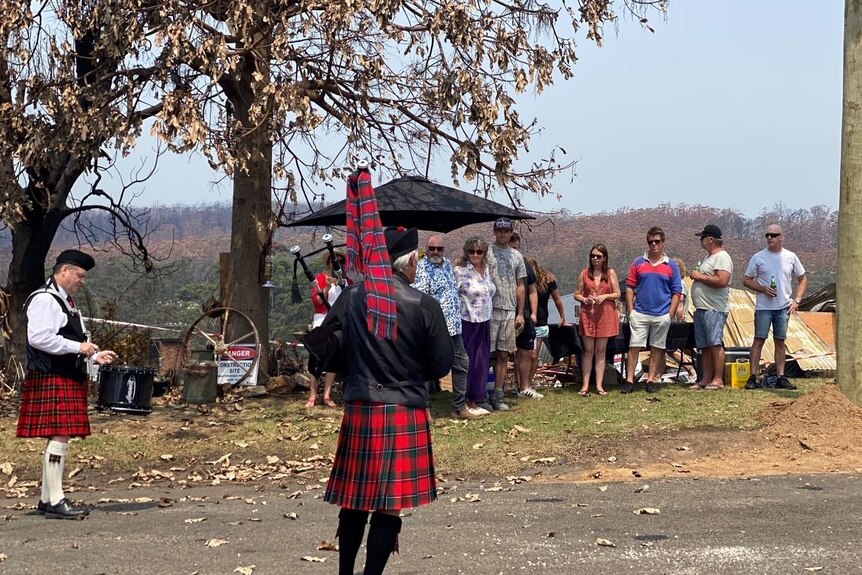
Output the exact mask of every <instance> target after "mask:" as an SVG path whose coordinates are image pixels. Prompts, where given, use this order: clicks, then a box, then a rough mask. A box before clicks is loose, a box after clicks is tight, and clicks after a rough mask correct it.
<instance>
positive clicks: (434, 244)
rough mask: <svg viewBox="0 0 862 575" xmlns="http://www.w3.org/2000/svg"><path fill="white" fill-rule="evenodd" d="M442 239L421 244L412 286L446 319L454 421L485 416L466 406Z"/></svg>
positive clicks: (462, 356)
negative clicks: (452, 356) (451, 353)
mask: <svg viewBox="0 0 862 575" xmlns="http://www.w3.org/2000/svg"><path fill="white" fill-rule="evenodd" d="M445 250H446V248H445V247H444V246H443V236H439V235H433V236H430V237H429V238H428V242H427V243H426V244H425V257H424V258H422V259H421V260H419V263H418V264H417V265H416V279H415V280H414V281H413V287H414V288H416V289H418V290H419V291H421V292H424V293H427V294H428V295H430V296H432V297H433V298H434V299H436V300H437V301H438V302H440V307H441V308H442V309H443V317H445V318H446V328H447V329H448V330H449V336H450V337H451V338H452V349H453V350H454V352H455V363H454V364H452V417H454V418H457V419H478V418H479V417H481V416H483V415H488V413H489V412H488V411H487V410H485V409H482V408H478V407H477V408H472V407H469V406H467V403H466V392H467V368H468V362H467V350H466V349H464V340H463V338H462V337H461V299H460V298H459V296H458V286H457V285H456V284H455V274H454V273H453V271H452V263H451V262H450V261H449V259H448V258H446V257H444V256H443V253H444V251H445Z"/></svg>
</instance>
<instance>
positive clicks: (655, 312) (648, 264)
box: [620, 226, 682, 393]
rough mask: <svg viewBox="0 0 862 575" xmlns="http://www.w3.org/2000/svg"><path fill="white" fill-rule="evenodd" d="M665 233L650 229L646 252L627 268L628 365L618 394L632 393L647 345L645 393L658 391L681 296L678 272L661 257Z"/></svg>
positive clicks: (673, 263) (660, 230)
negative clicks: (639, 359)
mask: <svg viewBox="0 0 862 575" xmlns="http://www.w3.org/2000/svg"><path fill="white" fill-rule="evenodd" d="M664 241H665V237H664V231H663V230H662V229H661V228H660V227H657V226H653V227H651V228H650V229H649V231H648V232H647V245H648V247H649V249H648V250H647V252H646V253H644V255H642V256H638V257H636V258H635V259H634V261H633V262H632V265H631V267H630V268H629V275H628V277H627V278H626V288H627V289H626V312H627V313H628V318H629V327H630V330H631V337H630V338H629V353H628V361H627V362H626V382H625V383H624V384H623V385H622V387H621V388H620V393H631V392H632V391H634V373H635V366H636V365H637V362H638V355H639V354H640V352H641V350H642V349H643V348H645V347H646V345H647V341H649V347H650V356H649V372H648V374H647V381H646V391H647V393H655V392H657V391H658V383H657V382H658V378H659V375H660V374H659V373H658V371H659V369H661V367H662V365H663V363H664V362H663V361H662V360H663V359H664V350H665V345H666V343H667V334H668V331H669V329H670V322H671V318H672V317H674V316H675V315H676V308H677V306H678V305H679V299H680V294H682V278H681V277H680V274H679V268H678V267H677V265H676V262H674V261H673V260H672V259H670V258H668V257H667V255H666V254H665V253H664Z"/></svg>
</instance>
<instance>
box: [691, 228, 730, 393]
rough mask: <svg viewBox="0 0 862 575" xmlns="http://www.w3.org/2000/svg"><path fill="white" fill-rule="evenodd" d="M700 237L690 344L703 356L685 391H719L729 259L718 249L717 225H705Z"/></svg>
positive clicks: (727, 293)
mask: <svg viewBox="0 0 862 575" xmlns="http://www.w3.org/2000/svg"><path fill="white" fill-rule="evenodd" d="M695 235H697V236H700V246H701V247H702V248H703V249H705V250H706V251H707V253H708V254H709V255H708V256H707V257H706V259H705V260H703V261H702V262H701V264H700V266H699V268H698V269H696V270H694V271H693V272H691V274H690V277H691V301H692V303H693V304H694V309H695V311H694V341H695V345H697V348H698V349H699V350H701V352H702V353H703V368H702V369H701V374H700V381H698V382H697V383H695V384H694V385H692V386H690V388H689V389H696V390H697V389H707V390H713V389H721V388H722V387H723V386H724V338H723V336H724V324H725V323H727V312H728V297H729V296H730V287H729V286H730V280H731V278H732V277H733V260H731V259H730V255H729V254H728V253H727V252H726V251H725V250H724V248H723V247H722V245H723V243H724V240H723V239H722V237H721V229H719V227H718V226H714V225H712V224H708V225H706V226H704V228H703V231H702V232H699V233H697V234H695Z"/></svg>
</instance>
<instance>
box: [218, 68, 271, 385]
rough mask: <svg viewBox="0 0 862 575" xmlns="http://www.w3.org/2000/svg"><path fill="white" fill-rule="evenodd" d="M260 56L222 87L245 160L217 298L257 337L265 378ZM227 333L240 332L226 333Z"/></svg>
mask: <svg viewBox="0 0 862 575" xmlns="http://www.w3.org/2000/svg"><path fill="white" fill-rule="evenodd" d="M261 67H263V68H266V64H265V60H261V59H256V58H252V57H248V58H246V60H245V61H244V62H243V66H242V67H241V69H240V70H239V71H238V75H237V79H236V81H235V82H233V83H232V85H231V89H229V90H225V92H226V93H227V95H228V98H229V99H230V102H231V104H232V106H233V110H234V113H235V114H236V119H237V121H238V122H239V124H240V125H241V128H240V130H241V134H240V135H239V137H238V140H237V154H238V155H239V156H241V157H244V158H245V159H246V164H245V169H238V170H237V171H236V172H235V173H234V179H233V213H232V221H231V240H230V266H229V268H228V273H227V286H226V289H225V290H224V292H225V293H226V294H227V301H225V302H222V303H224V304H225V305H227V306H229V307H233V308H236V309H238V310H239V311H241V312H243V313H245V314H246V315H248V317H249V318H251V321H252V322H254V325H255V326H256V327H257V331H258V334H259V335H260V340H261V341H260V343H261V357H260V365H259V367H258V382H259V383H261V384H263V383H265V382H266V379H267V372H268V359H269V307H270V305H269V300H270V290H269V289H267V288H264V287H262V284H263V283H264V282H263V258H264V256H265V254H266V251H267V250H268V248H269V246H270V243H271V238H272V218H273V216H272V146H273V145H272V142H271V140H270V134H269V131H268V130H267V127H266V126H267V123H266V122H261V123H256V120H254V119H252V118H251V117H250V116H251V108H252V106H253V104H255V98H256V95H255V93H254V88H253V86H254V80H253V74H254V72H255V71H258V70H260V71H261V73H263V74H264V77H266V75H267V74H268V70H261ZM227 335H228V337H229V338H230V337H231V336H235V335H241V334H230V333H228V334H227Z"/></svg>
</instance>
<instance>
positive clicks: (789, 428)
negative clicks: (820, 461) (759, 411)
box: [764, 384, 862, 455]
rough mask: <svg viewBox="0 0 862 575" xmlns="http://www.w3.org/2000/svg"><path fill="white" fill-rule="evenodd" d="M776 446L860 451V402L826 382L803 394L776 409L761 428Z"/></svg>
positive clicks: (861, 419) (861, 410) (861, 425)
mask: <svg viewBox="0 0 862 575" xmlns="http://www.w3.org/2000/svg"><path fill="white" fill-rule="evenodd" d="M764 435H765V436H766V437H767V438H768V439H769V440H770V441H772V442H774V443H775V444H776V446H777V447H786V448H789V449H792V450H794V451H795V450H797V449H799V448H802V449H803V450H812V451H819V452H824V453H833V454H836V455H838V454H841V453H846V452H847V451H852V452H857V453H858V452H862V446H860V445H859V443H858V438H859V437H862V406H858V405H856V404H854V403H853V402H851V401H850V400H849V399H847V398H846V397H845V396H844V395H843V394H842V393H841V390H840V389H839V388H838V386H837V385H834V384H827V385H823V386H821V387H819V388H818V389H816V390H814V391H812V392H811V393H808V394H806V395H803V396H802V397H800V398H799V399H797V400H796V401H794V402H793V403H791V404H789V405H788V406H787V407H786V408H784V409H782V410H781V412H780V413H778V414H777V415H776V416H775V417H774V420H773V421H771V422H769V423H768V425H767V427H766V428H765V429H764Z"/></svg>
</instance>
